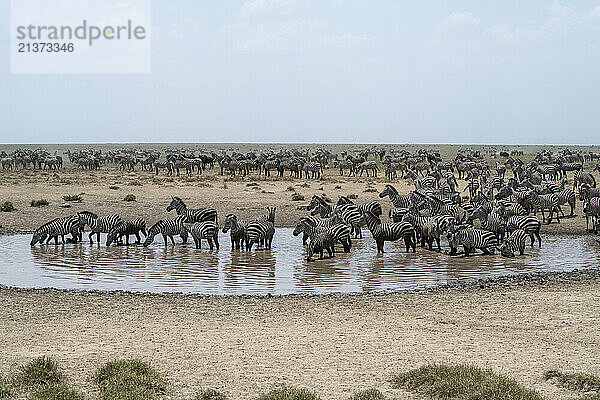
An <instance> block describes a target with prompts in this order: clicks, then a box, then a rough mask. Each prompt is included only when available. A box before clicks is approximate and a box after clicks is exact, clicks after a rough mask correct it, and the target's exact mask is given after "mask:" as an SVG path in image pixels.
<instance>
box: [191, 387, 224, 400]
mask: <svg viewBox="0 0 600 400" xmlns="http://www.w3.org/2000/svg"><path fill="white" fill-rule="evenodd" d="M226 399H227V398H226V397H225V395H224V394H223V393H221V392H218V391H216V390H214V389H203V390H201V391H200V392H198V393H197V394H196V396H194V400H226Z"/></svg>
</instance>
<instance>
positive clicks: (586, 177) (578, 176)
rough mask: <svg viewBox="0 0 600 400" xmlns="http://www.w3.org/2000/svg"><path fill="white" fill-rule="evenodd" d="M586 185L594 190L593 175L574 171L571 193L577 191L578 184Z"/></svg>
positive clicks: (594, 181)
mask: <svg viewBox="0 0 600 400" xmlns="http://www.w3.org/2000/svg"><path fill="white" fill-rule="evenodd" d="M584 183H585V184H587V185H589V186H590V187H593V188H595V187H596V178H594V175H592V174H590V173H588V172H583V171H575V172H573V191H575V190H577V186H578V185H579V184H584Z"/></svg>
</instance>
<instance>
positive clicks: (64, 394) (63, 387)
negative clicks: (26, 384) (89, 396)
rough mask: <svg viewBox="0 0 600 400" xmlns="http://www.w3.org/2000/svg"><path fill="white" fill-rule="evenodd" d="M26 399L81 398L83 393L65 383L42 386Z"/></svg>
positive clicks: (57, 399) (70, 399)
mask: <svg viewBox="0 0 600 400" xmlns="http://www.w3.org/2000/svg"><path fill="white" fill-rule="evenodd" d="M28 400H83V395H82V394H81V393H79V392H77V391H76V390H74V389H71V388H70V387H69V385H67V384H65V383H58V384H51V385H47V386H42V387H40V388H38V389H37V390H35V391H34V392H33V393H32V394H31V396H29V397H28Z"/></svg>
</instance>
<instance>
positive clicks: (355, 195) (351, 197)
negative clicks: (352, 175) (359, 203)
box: [346, 193, 358, 200]
mask: <svg viewBox="0 0 600 400" xmlns="http://www.w3.org/2000/svg"><path fill="white" fill-rule="evenodd" d="M346 197H348V198H349V199H350V200H355V199H358V195H357V194H356V193H350V194H349V195H348V196H346Z"/></svg>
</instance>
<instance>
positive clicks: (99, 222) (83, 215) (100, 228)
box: [77, 211, 123, 244]
mask: <svg viewBox="0 0 600 400" xmlns="http://www.w3.org/2000/svg"><path fill="white" fill-rule="evenodd" d="M77 217H78V218H79V225H80V227H81V229H84V228H85V225H89V227H90V229H91V231H90V235H89V239H90V244H93V243H94V241H93V240H92V237H93V236H94V235H96V241H97V242H98V243H100V234H101V233H108V232H110V230H111V229H112V228H114V227H115V226H117V225H119V224H121V223H122V222H123V220H122V219H121V217H119V216H118V215H117V214H111V215H106V216H104V217H100V218H98V216H97V215H96V214H94V213H93V212H89V211H81V212H78V213H77Z"/></svg>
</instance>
